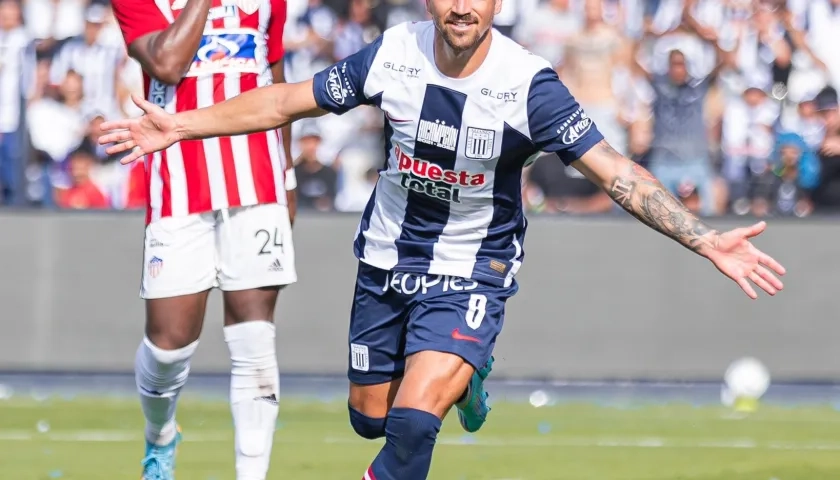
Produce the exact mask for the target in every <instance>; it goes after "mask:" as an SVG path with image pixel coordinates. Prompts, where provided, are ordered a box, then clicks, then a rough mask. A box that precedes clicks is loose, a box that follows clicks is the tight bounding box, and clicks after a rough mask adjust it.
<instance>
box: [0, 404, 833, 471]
mask: <svg viewBox="0 0 840 480" xmlns="http://www.w3.org/2000/svg"><path fill="white" fill-rule="evenodd" d="M345 409H346V407H345V404H344V403H343V402H340V401H335V402H325V401H317V400H313V401H305V400H303V399H296V400H292V399H284V401H283V402H282V403H281V414H280V420H279V428H278V430H277V434H276V437H275V448H274V456H273V458H272V470H271V472H270V474H269V478H270V479H291V478H294V479H298V480H303V479H307V480H333V479H334V480H359V479H360V478H361V477H362V474H363V472H364V470H365V469H366V467H367V465H368V463H369V462H370V460H371V459H372V458H373V457H374V455H375V454H376V452H377V451H378V449H379V445H380V442H367V441H363V440H359V439H357V438H356V437H355V436H354V435H353V432H352V430H351V429H350V427H349V425H348V422H347V415H346V410H345ZM179 421H180V423H181V426H182V427H183V431H184V443H183V444H182V446H181V449H180V453H179V457H178V470H177V478H178V480H233V479H234V477H233V453H232V429H231V420H230V413H229V410H228V405H227V404H226V403H225V402H222V401H210V400H202V399H198V398H195V397H189V396H187V397H186V398H185V400H184V401H183V402H182V403H181V405H180V409H179ZM141 427H142V419H141V416H140V411H139V406H138V405H137V404H136V403H135V401H133V399H130V398H125V399H115V398H112V399H102V400H96V399H73V400H66V399H60V398H53V399H48V400H45V401H40V402H39V401H36V400H32V399H23V398H19V399H11V400H6V401H0V479H2V480H47V479H61V480H120V479H132V480H137V478H139V462H140V457H141V455H142V453H143V444H142V429H141ZM430 478H431V479H438V480H679V479H691V480H773V479H776V480H837V479H840V412H837V411H835V410H833V409H831V408H830V407H828V406H826V407H802V408H783V407H777V406H768V405H764V406H762V407H761V408H760V409H759V410H758V411H757V412H756V413H754V414H751V415H749V416H746V417H744V416H737V415H734V414H733V413H732V412H731V411H729V410H726V409H724V408H722V407H694V406H691V405H651V404H649V405H639V406H634V407H633V408H613V407H599V406H595V405H587V404H561V405H555V406H547V407H542V408H534V407H531V406H530V405H527V404H511V403H497V404H495V405H494V408H493V412H492V413H491V416H490V418H489V420H488V423H487V424H486V425H485V427H484V429H482V431H481V432H479V433H478V434H475V435H472V436H466V435H465V434H463V432H462V431H461V430H460V428H459V426H458V422H457V419H456V418H454V414H453V415H452V416H451V417H450V418H448V419H447V420H446V421H445V422H444V428H443V431H442V432H441V436H440V444H439V445H438V447H437V450H436V456H435V459H434V463H433V465H432V473H431V476H430Z"/></svg>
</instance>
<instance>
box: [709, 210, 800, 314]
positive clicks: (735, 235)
mask: <svg viewBox="0 0 840 480" xmlns="http://www.w3.org/2000/svg"><path fill="white" fill-rule="evenodd" d="M765 228H767V223H765V222H758V223H756V224H755V225H753V226H751V227H746V228H736V229H735V230H730V231H728V232H724V233H721V234H720V235H719V236H718V238H717V241H716V243H715V247H714V248H713V249H712V250H711V252H710V253H709V254H708V258H709V260H711V261H712V263H714V265H715V267H717V269H718V270H720V272H721V273H723V274H724V275H726V276H727V277H729V278H731V279H732V280H734V281H735V283H737V284H738V286H739V287H741V290H743V291H744V293H746V294H747V296H748V297H750V298H752V299H756V298H758V294H757V293H756V292H755V289H753V287H752V285H750V282H752V283H753V284H755V285H756V286H757V287H758V288H760V289H762V290H764V291H765V292H767V293H768V294H770V295H775V294H776V293H777V292H778V291H780V290H781V289H782V288H784V284H783V283H782V281H781V280H779V279H778V278H777V277H776V275H784V274H785V267H783V266H782V265H781V264H779V262H777V261H776V260H774V259H773V257H771V256H770V255H767V254H766V253H764V252H762V251H761V250H759V249H757V248H755V245H753V244H752V243H750V241H749V239H750V238H752V237H755V236H756V235H758V234H760V233H761V232H763V231H764V229H765Z"/></svg>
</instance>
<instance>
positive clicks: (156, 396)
mask: <svg viewBox="0 0 840 480" xmlns="http://www.w3.org/2000/svg"><path fill="white" fill-rule="evenodd" d="M143 266H144V270H143V279H142V288H141V296H142V297H143V298H145V299H146V327H145V338H144V339H143V341H142V342H141V343H140V346H139V348H138V349H137V356H136V359H135V378H136V381H137V389H138V391H139V393H140V399H141V405H142V407H143V414H144V416H145V417H146V441H147V445H146V458H145V459H144V462H143V465H144V472H143V478H158V477H156V475H158V473H157V472H163V474H165V475H171V474H172V469H173V460H174V455H175V446H176V444H177V442H178V433H177V426H176V422H175V408H176V404H177V401H178V397H179V395H180V392H181V389H182V388H183V386H184V384H185V383H186V381H187V376H188V375H189V371H190V359H191V358H192V356H193V354H194V353H195V351H196V348H197V347H198V338H199V335H200V334H201V328H202V325H203V323H204V312H205V307H206V304H207V296H208V293H209V290H210V289H211V288H212V287H213V286H214V285H215V282H216V266H215V235H214V220H213V217H212V214H200V215H191V216H188V217H178V218H171V217H170V218H163V219H161V220H158V221H156V222H154V223H152V224H151V225H149V226H148V227H147V228H146V238H145V248H144V265H143Z"/></svg>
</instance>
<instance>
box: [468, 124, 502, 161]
mask: <svg viewBox="0 0 840 480" xmlns="http://www.w3.org/2000/svg"><path fill="white" fill-rule="evenodd" d="M495 140H496V132H494V131H493V130H485V129H483V128H474V127H467V146H466V147H465V148H464V155H465V156H466V157H467V158H472V159H475V160H489V159H491V158H493V145H494V144H495Z"/></svg>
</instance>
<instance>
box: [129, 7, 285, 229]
mask: <svg viewBox="0 0 840 480" xmlns="http://www.w3.org/2000/svg"><path fill="white" fill-rule="evenodd" d="M186 3H187V0H114V2H113V5H114V13H115V15H116V17H117V20H118V22H119V24H120V29H121V30H122V33H123V37H124V39H125V43H126V45H130V44H131V43H132V42H134V41H135V40H137V39H138V38H139V37H142V36H143V35H146V34H149V33H152V32H156V31H161V30H163V29H165V28H166V27H168V26H169V25H170V24H171V23H172V22H174V21H175V19H176V18H177V17H178V15H179V13H180V12H181V11H182V10H183V8H184V7H185V6H186ZM285 21H286V1H285V0H212V6H211V8H210V11H209V13H208V16H207V23H206V26H205V28H204V32H203V37H202V39H201V43H200V45H199V47H198V50H197V51H196V52H195V56H194V58H193V61H192V63H191V65H190V67H189V70H188V71H187V73H186V74H185V75H184V78H183V79H182V80H181V81H180V82H179V83H178V84H177V85H166V84H164V83H162V82H160V81H158V80H156V79H154V78H151V77H150V76H149V75H148V74H147V73H145V72H144V85H145V92H146V96H147V98H148V100H149V101H150V102H152V103H155V104H157V105H159V106H160V107H162V108H163V109H165V110H166V111H167V112H170V113H175V112H183V111H187V110H194V109H196V108H203V107H207V106H210V105H213V104H216V103H220V102H223V101H224V100H226V99H229V98H233V97H235V96H236V95H239V94H240V93H241V92H244V91H247V90H251V89H254V88H257V87H261V86H265V85H269V84H271V83H272V74H271V69H270V66H271V64H273V63H275V62H278V61H282V58H283V25H284V23H285ZM145 164H146V178H147V182H146V185H147V186H146V188H147V189H148V207H147V213H146V221H147V223H150V222H154V221H156V220H158V219H160V218H162V217H170V216H185V215H191V214H196V213H202V212H207V211H215V210H222V209H226V208H232V207H239V206H249V205H259V204H266V203H280V204H285V203H286V196H285V192H286V190H285V188H284V173H285V167H286V158H285V156H284V154H283V149H282V142H281V138H280V132H279V130H271V131H268V132H259V133H254V134H250V135H240V136H234V137H221V138H209V139H205V140H193V141H184V142H179V143H177V144H175V145H173V146H171V147H169V148H168V149H166V150H164V151H162V152H157V153H154V154H152V155H148V156H147V157H146V161H145Z"/></svg>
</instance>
